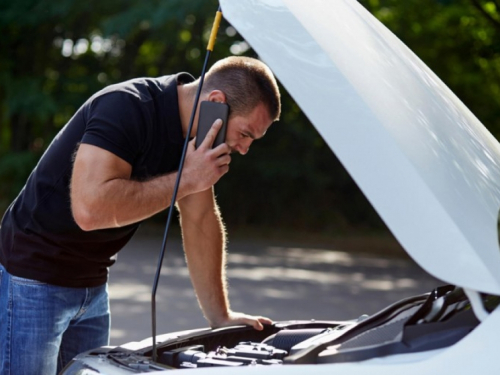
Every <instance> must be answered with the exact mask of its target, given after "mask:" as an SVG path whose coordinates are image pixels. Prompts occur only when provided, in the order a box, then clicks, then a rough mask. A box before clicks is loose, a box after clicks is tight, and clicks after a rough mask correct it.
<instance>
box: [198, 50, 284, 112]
mask: <svg viewBox="0 0 500 375" xmlns="http://www.w3.org/2000/svg"><path fill="white" fill-rule="evenodd" d="M213 90H220V91H222V92H223V93H224V94H225V96H226V103H227V104H228V105H229V108H230V111H231V115H240V116H244V115H248V114H249V113H250V112H251V111H252V110H253V109H254V108H255V107H256V106H257V104H259V103H263V104H264V105H265V107H266V108H267V110H268V113H269V117H270V118H271V120H272V121H277V120H278V119H279V116H280V112H281V103H280V93H279V89H278V85H277V83H276V79H275V78H274V75H273V73H272V72H271V70H270V69H269V68H268V67H267V65H265V64H264V63H263V62H262V61H260V60H257V59H253V58H251V57H243V56H231V57H227V58H225V59H222V60H219V61H217V62H216V63H215V64H214V65H213V66H212V67H211V68H210V70H209V71H208V72H207V74H206V76H205V82H204V84H203V90H202V93H205V94H207V93H210V92H211V91H213Z"/></svg>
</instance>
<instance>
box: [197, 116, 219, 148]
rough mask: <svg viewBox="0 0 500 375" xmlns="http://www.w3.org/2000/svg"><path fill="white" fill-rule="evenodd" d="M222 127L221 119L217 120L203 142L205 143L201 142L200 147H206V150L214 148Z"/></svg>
mask: <svg viewBox="0 0 500 375" xmlns="http://www.w3.org/2000/svg"><path fill="white" fill-rule="evenodd" d="M221 127H222V120H221V119H217V120H215V122H214V123H213V125H212V127H211V128H210V130H209V131H208V132H207V135H206V136H205V139H204V140H203V142H201V144H200V147H204V148H206V149H210V148H212V145H213V144H214V141H215V138H216V137H217V134H218V133H219V130H220V128H221Z"/></svg>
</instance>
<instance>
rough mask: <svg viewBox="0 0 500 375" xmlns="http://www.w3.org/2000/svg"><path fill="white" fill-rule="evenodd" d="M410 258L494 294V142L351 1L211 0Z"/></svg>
mask: <svg viewBox="0 0 500 375" xmlns="http://www.w3.org/2000/svg"><path fill="white" fill-rule="evenodd" d="M221 6H222V10H223V14H224V17H225V18H226V19H227V20H228V21H229V22H230V23H231V24H232V26H233V27H235V28H236V29H237V30H238V32H239V33H240V34H241V35H242V36H243V37H244V38H245V40H246V41H247V42H248V43H249V44H250V45H251V46H252V47H253V48H254V50H255V51H256V52H257V53H258V54H259V56H260V58H261V59H262V60H263V61H265V62H266V63H267V64H268V65H269V66H270V68H271V69H272V70H273V72H274V73H275V74H276V76H277V78H278V79H279V80H280V82H281V83H282V84H283V86H284V87H285V88H286V89H287V91H288V92H289V93H290V95H291V96H292V97H293V98H294V100H295V101H296V102H297V104H298V105H299V106H300V107H301V109H302V110H303V112H304V113H305V114H306V115H307V117H308V118H309V120H310V121H311V122H312V124H313V125H314V126H315V127H316V128H317V130H318V131H319V133H320V134H321V135H322V137H323V138H324V139H325V141H326V142H327V143H328V145H329V146H330V148H331V149H332V150H333V151H334V152H335V154H336V155H337V157H338V158H339V159H340V161H341V162H342V163H343V165H344V166H345V168H346V169H347V171H348V172H349V173H350V175H351V176H352V177H353V179H354V180H355V181H356V183H357V184H358V185H359V187H360V188H361V189H362V191H363V192H364V194H365V195H366V197H367V198H368V199H369V200H370V202H371V203H372V205H373V206H374V207H375V209H376V210H377V212H378V213H379V214H380V216H381V217H382V219H383V220H384V221H385V223H386V224H387V226H388V227H389V228H390V230H391V231H392V232H393V234H394V235H395V236H396V238H397V239H398V240H399V242H400V243H401V245H402V246H403V247H404V248H405V249H406V251H407V252H408V253H409V254H410V256H411V257H412V258H413V259H414V260H415V261H416V262H417V263H418V264H419V265H420V266H421V267H423V268H424V269H425V270H427V271H428V272H429V273H431V274H432V275H434V276H435V277H438V278H440V279H441V280H443V281H446V282H448V283H451V284H455V285H460V286H463V287H465V288H469V289H474V290H477V291H481V292H487V293H493V294H497V295H498V294H500V272H499V271H500V251H499V245H498V234H497V217H498V210H499V208H500V189H499V186H500V165H499V161H500V147H499V143H498V142H497V141H496V139H495V138H494V137H493V136H492V135H491V134H490V133H489V132H488V130H487V129H486V128H485V127H484V126H483V125H482V124H481V123H480V122H479V120H478V119H477V118H476V117H475V116H474V115H473V114H472V113H471V112H470V111H469V110H468V109H467V108H466V107H465V106H464V104H463V103H462V102H461V101H460V100H459V99H458V98H457V97H456V96H455V95H454V94H453V93H452V92H451V91H450V90H449V89H448V88H447V87H446V85H445V84H444V83H443V82H442V81H441V80H440V79H439V78H438V77H437V76H436V75H435V74H434V73H433V72H432V71H431V70H430V69H429V68H428V67H427V66H426V65H425V64H424V63H423V62H422V61H421V60H420V59H419V58H418V57H417V56H416V55H415V54H414V53H412V52H411V51H410V50H409V49H408V48H407V47H406V46H405V45H404V44H403V43H402V42H401V41H400V40H399V39H398V38H397V37H396V36H395V35H394V34H392V33H391V32H390V31H389V30H388V29H387V28H386V27H385V26H383V25H382V24H381V23H380V22H379V21H378V20H376V19H375V18H374V17H373V16H372V15H371V14H370V13H369V12H367V11H366V10H365V9H364V8H363V7H362V6H361V5H360V4H358V2H357V1H354V0H336V1H328V0H311V1H307V2H305V1H293V0H260V1H257V0H239V1H227V0H221Z"/></svg>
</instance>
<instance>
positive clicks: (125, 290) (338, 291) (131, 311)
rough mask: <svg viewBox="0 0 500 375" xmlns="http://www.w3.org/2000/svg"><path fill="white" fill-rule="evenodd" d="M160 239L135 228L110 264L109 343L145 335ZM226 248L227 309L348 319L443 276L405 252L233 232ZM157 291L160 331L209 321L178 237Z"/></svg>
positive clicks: (420, 290) (284, 317)
mask: <svg viewBox="0 0 500 375" xmlns="http://www.w3.org/2000/svg"><path fill="white" fill-rule="evenodd" d="M161 242H162V236H161V235H148V236H145V235H144V234H142V235H141V234H140V233H139V235H137V236H136V237H135V238H134V239H133V240H132V241H131V242H130V243H129V244H128V245H127V246H126V248H125V249H123V250H122V251H121V252H120V254H119V256H118V261H117V263H116V264H115V265H114V266H113V267H112V268H111V272H110V299H111V313H112V330H111V345H119V344H123V343H126V342H129V341H139V340H142V339H144V338H147V337H150V336H151V290H152V283H153V279H154V274H155V270H156V263H157V258H158V254H159V250H160V247H161ZM228 251H229V255H228V269H227V274H228V279H229V288H230V289H229V297H230V301H231V307H232V309H233V310H234V311H243V312H246V313H249V314H258V315H265V316H268V317H269V318H271V319H274V320H287V319H332V320H347V319H354V318H357V317H358V316H360V315H362V314H373V313H375V312H377V311H378V310H380V309H382V308H383V307H385V306H387V305H388V304H391V303H393V302H395V301H397V300H399V299H402V298H405V297H409V296H411V295H415V294H420V293H425V292H429V291H431V290H432V289H433V288H434V287H436V286H437V285H441V284H442V282H440V281H438V280H436V279H434V278H432V277H431V276H429V275H428V274H427V273H426V272H425V271H423V270H422V269H421V268H420V267H419V266H417V265H416V264H415V263H413V262H412V261H411V260H409V259H407V258H402V259H401V258H392V257H373V256H368V255H363V254H360V253H349V252H346V251H342V249H336V248H317V247H309V246H303V245H302V246H290V245H289V244H288V245H282V244H280V243H279V242H277V241H263V240H260V241H256V240H255V241H254V240H234V241H231V242H230V243H229V246H228ZM156 299H157V333H158V334H160V333H167V332H173V331H178V330H184V329H192V328H201V327H206V326H207V323H206V321H205V320H204V318H203V316H202V314H201V312H200V309H199V307H198V304H197V300H196V297H195V294H194V292H193V289H192V286H191V283H190V280H189V274H188V271H187V268H186V264H185V262H184V256H183V253H182V248H181V242H180V240H179V239H178V238H173V239H171V240H169V244H168V247H167V254H166V257H165V260H164V263H163V269H162V276H161V279H160V284H159V287H158V292H157V298H156Z"/></svg>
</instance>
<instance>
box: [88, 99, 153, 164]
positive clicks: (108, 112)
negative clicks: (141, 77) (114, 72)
mask: <svg viewBox="0 0 500 375" xmlns="http://www.w3.org/2000/svg"><path fill="white" fill-rule="evenodd" d="M143 106H144V103H143V102H141V100H140V99H139V98H137V97H136V96H134V95H132V94H130V93H125V92H119V91H116V92H110V93H107V94H105V95H102V96H99V97H97V98H95V99H94V101H93V102H92V103H91V105H90V107H89V110H88V112H87V121H86V124H87V125H86V128H85V133H84V135H83V138H82V141H81V142H82V143H87V144H91V145H94V146H97V147H100V148H103V149H105V150H107V151H109V152H112V153H113V154H115V155H117V156H118V157H120V158H122V159H123V160H125V161H127V162H128V163H130V164H131V165H133V162H134V160H135V158H136V157H137V155H138V154H139V153H140V152H141V149H142V144H143V141H144V136H145V134H144V132H145V129H146V128H147V126H146V125H147V124H146V123H147V121H148V119H147V116H146V113H145V111H144V107H143Z"/></svg>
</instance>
